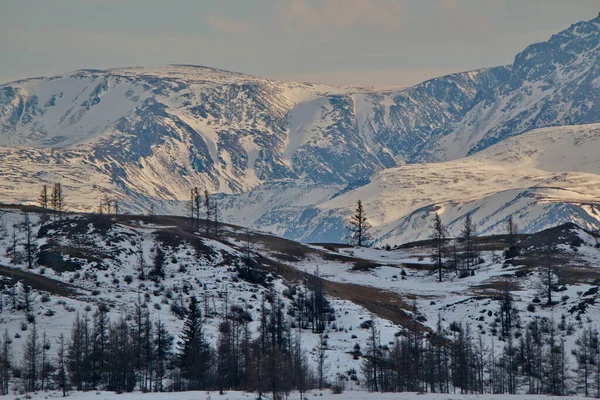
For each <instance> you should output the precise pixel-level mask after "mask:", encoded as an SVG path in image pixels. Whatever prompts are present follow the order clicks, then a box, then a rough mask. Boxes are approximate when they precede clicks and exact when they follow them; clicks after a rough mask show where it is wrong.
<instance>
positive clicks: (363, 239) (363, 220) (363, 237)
mask: <svg viewBox="0 0 600 400" xmlns="http://www.w3.org/2000/svg"><path fill="white" fill-rule="evenodd" d="M348 222H349V223H350V227H349V229H350V244H352V245H355V246H358V247H362V246H368V245H369V244H370V241H371V240H372V237H371V234H370V232H369V230H370V229H371V224H370V223H369V222H368V221H367V217H366V215H365V210H364V208H363V205H362V201H360V200H358V201H357V202H356V208H355V209H354V214H352V215H351V216H350V220H349V221H348Z"/></svg>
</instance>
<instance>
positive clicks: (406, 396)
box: [6, 390, 584, 400]
mask: <svg viewBox="0 0 600 400" xmlns="http://www.w3.org/2000/svg"><path fill="white" fill-rule="evenodd" d="M68 396H69V399H73V400H113V399H115V400H116V399H118V400H217V399H222V400H248V399H252V400H254V399H256V393H245V392H226V393H225V394H223V395H219V393H218V392H180V393H126V394H116V393H110V392H87V393H83V392H73V393H69V395H68ZM61 397H62V393H38V394H35V395H33V396H32V397H31V399H33V400H41V399H54V398H61ZM6 398H7V399H13V398H14V399H17V398H23V396H13V395H9V396H6ZM263 398H264V399H271V396H270V395H264V396H263ZM583 398H584V397H569V399H572V400H580V399H583ZM288 399H290V400H299V399H300V395H299V394H298V393H292V394H290V396H289V397H288ZM304 399H307V400H311V399H321V400H362V399H365V400H413V399H414V400H463V399H466V400H469V399H473V400H475V399H478V400H520V399H527V400H542V399H543V400H553V399H564V397H557V396H538V395H528V396H525V395H492V394H486V395H464V394H442V393H423V394H421V393H369V392H364V391H358V390H357V391H345V392H344V393H342V394H332V393H331V392H330V391H318V390H314V391H313V390H311V391H309V392H308V393H306V394H305V395H304Z"/></svg>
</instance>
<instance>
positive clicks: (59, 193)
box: [50, 183, 65, 219]
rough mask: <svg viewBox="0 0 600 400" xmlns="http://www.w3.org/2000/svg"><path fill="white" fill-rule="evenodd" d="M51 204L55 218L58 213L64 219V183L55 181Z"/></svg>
mask: <svg viewBox="0 0 600 400" xmlns="http://www.w3.org/2000/svg"><path fill="white" fill-rule="evenodd" d="M50 205H51V207H52V210H53V211H54V219H56V214H57V213H58V218H59V219H62V212H63V211H64V209H65V195H64V193H63V189H62V185H61V184H60V183H55V184H54V187H53V188H52V195H51V197H50Z"/></svg>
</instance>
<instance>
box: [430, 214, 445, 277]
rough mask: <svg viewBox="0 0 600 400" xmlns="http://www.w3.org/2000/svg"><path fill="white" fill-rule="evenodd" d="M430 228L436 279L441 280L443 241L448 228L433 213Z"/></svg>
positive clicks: (437, 215)
mask: <svg viewBox="0 0 600 400" xmlns="http://www.w3.org/2000/svg"><path fill="white" fill-rule="evenodd" d="M431 229H432V230H433V233H432V234H431V238H432V239H433V241H434V246H435V254H434V257H433V258H434V259H435V263H436V267H437V270H438V281H439V282H441V281H442V268H443V266H444V263H443V257H444V241H445V240H446V237H447V236H448V229H447V228H446V226H445V225H444V224H443V223H442V218H441V217H440V214H438V213H435V215H434V217H433V224H432V225H431Z"/></svg>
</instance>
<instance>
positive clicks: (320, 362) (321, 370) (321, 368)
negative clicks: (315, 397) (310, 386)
mask: <svg viewBox="0 0 600 400" xmlns="http://www.w3.org/2000/svg"><path fill="white" fill-rule="evenodd" d="M326 351H327V339H325V337H324V336H323V335H322V334H321V335H319V347H318V348H317V373H318V378H319V390H323V386H324V384H325V375H326V374H327V370H328V368H327V363H326V360H327V353H326Z"/></svg>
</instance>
